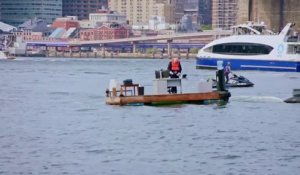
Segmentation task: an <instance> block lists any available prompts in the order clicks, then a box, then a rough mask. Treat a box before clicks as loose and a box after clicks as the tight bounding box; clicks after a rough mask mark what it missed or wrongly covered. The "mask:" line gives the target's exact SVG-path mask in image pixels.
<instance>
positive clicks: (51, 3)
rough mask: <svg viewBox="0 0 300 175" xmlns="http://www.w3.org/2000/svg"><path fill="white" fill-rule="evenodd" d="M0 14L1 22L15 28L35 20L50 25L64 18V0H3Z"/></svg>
mask: <svg viewBox="0 0 300 175" xmlns="http://www.w3.org/2000/svg"><path fill="white" fill-rule="evenodd" d="M0 14H1V15H0V21H3V22H5V23H7V24H10V25H14V26H18V25H20V24H22V23H23V22H25V21H27V20H29V19H33V18H38V19H42V20H44V21H45V22H46V23H49V24H50V23H52V21H54V20H55V18H57V17H61V16H62V0H47V1H46V0H1V1H0Z"/></svg>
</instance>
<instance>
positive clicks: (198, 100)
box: [106, 91, 230, 105]
mask: <svg viewBox="0 0 300 175" xmlns="http://www.w3.org/2000/svg"><path fill="white" fill-rule="evenodd" d="M229 96H230V93H229V92H226V91H223V92H219V91H214V92H206V93H184V94H163V95H140V96H115V97H113V96H112V97H108V98H106V104H109V105H139V104H141V105H171V104H204V103H205V101H208V100H209V101H211V100H224V101H228V99H229Z"/></svg>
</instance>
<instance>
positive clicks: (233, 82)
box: [212, 72, 254, 88]
mask: <svg viewBox="0 0 300 175" xmlns="http://www.w3.org/2000/svg"><path fill="white" fill-rule="evenodd" d="M231 74H232V75H233V76H232V77H230V81H229V82H228V83H226V85H225V86H226V87H227V88H229V87H252V86H254V83H252V82H251V81H250V80H248V79H247V78H246V77H244V76H242V75H236V74H235V73H233V72H231ZM212 81H213V85H212V87H213V88H216V87H217V81H216V80H215V79H212Z"/></svg>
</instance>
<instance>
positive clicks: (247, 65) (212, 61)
mask: <svg viewBox="0 0 300 175" xmlns="http://www.w3.org/2000/svg"><path fill="white" fill-rule="evenodd" d="M218 60H222V61H223V65H224V66H225V65H226V64H227V62H228V61H230V63H231V68H232V70H266V71H284V72H300V62H299V61H277V60H245V59H232V60H231V59H220V58H197V61H196V66H197V67H198V68H216V67H217V66H216V65H217V61H218Z"/></svg>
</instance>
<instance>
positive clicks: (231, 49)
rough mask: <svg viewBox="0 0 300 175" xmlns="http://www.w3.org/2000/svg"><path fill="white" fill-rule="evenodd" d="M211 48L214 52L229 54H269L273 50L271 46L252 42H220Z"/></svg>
mask: <svg viewBox="0 0 300 175" xmlns="http://www.w3.org/2000/svg"><path fill="white" fill-rule="evenodd" d="M210 49H212V52H213V53H220V54H229V55H267V54H269V53H270V52H271V51H272V50H273V48H272V47H271V46H268V45H263V44H252V43H226V44H218V45H215V46H212V48H210ZM210 49H207V50H210Z"/></svg>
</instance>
